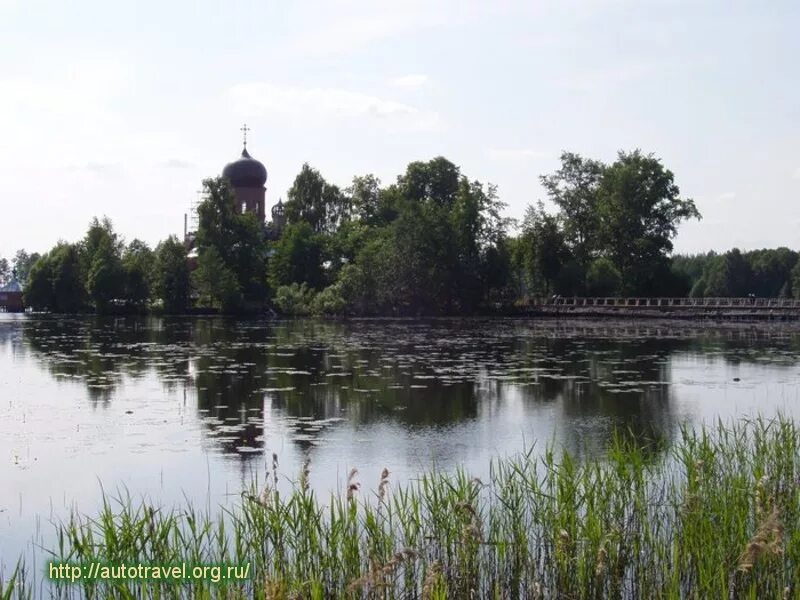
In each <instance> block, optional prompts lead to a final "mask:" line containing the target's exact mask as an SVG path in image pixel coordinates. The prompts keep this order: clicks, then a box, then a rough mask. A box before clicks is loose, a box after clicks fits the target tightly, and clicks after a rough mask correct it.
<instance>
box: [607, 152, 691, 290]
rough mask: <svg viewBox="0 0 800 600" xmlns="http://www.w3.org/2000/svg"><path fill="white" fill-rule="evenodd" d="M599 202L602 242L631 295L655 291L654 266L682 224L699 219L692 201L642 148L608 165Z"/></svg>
mask: <svg viewBox="0 0 800 600" xmlns="http://www.w3.org/2000/svg"><path fill="white" fill-rule="evenodd" d="M597 206H598V213H599V217H600V240H601V243H602V245H603V247H604V249H605V250H606V251H607V252H608V255H609V256H610V257H611V258H612V259H613V261H614V264H615V265H616V267H617V268H618V269H619V271H620V273H621V275H622V282H623V291H624V292H625V293H629V294H641V295H647V294H650V293H652V292H651V290H653V288H654V287H655V280H654V278H653V273H654V271H655V269H654V267H655V266H656V265H660V264H664V263H665V260H666V256H667V254H669V253H670V252H671V251H672V238H673V237H674V236H675V234H676V233H677V226H678V224H679V223H680V222H681V221H684V220H686V219H691V218H700V213H698V212H697V209H696V208H695V205H694V202H693V201H692V200H688V199H682V198H680V190H679V189H678V186H677V185H675V183H674V177H673V174H672V172H671V171H669V170H668V169H665V168H664V167H663V165H662V164H661V162H660V161H659V160H658V159H656V158H655V157H653V155H644V154H642V153H641V152H640V151H639V150H635V151H634V152H631V153H625V152H620V153H619V156H618V158H617V160H616V161H615V162H614V164H612V165H610V166H609V167H607V168H606V169H605V171H604V173H603V178H602V181H601V182H600V186H599V188H598V205H597Z"/></svg>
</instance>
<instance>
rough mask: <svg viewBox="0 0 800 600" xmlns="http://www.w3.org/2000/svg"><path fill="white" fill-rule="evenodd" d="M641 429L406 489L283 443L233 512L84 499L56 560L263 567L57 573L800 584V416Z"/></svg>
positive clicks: (700, 593) (525, 585) (543, 594)
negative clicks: (589, 449)
mask: <svg viewBox="0 0 800 600" xmlns="http://www.w3.org/2000/svg"><path fill="white" fill-rule="evenodd" d="M630 439H631V438H630V437H628V436H620V437H618V439H617V440H616V441H615V442H614V444H612V447H611V449H610V450H609V452H608V454H607V455H606V456H603V457H602V458H597V459H592V460H585V461H578V460H577V459H576V458H574V457H573V456H571V455H570V454H569V453H565V452H560V451H558V450H557V449H555V448H547V449H544V450H543V451H542V452H539V453H535V452H533V451H532V450H531V451H529V452H527V453H524V454H521V455H518V456H513V457H505V458H499V459H497V460H495V461H493V463H492V465H491V470H490V473H491V474H490V477H488V478H487V480H486V481H481V480H479V479H476V478H472V477H470V475H469V474H468V473H466V472H463V471H461V472H456V473H452V474H445V473H438V472H430V473H426V474H424V475H422V476H421V477H420V478H419V479H418V480H416V481H414V482H411V483H409V484H408V485H405V486H400V485H398V486H395V485H393V484H392V482H391V474H390V472H389V470H388V469H384V471H383V472H382V473H381V477H380V480H379V481H377V482H375V486H374V487H372V486H367V485H363V483H364V482H362V481H360V480H359V474H358V471H357V470H355V469H353V470H352V471H351V472H350V474H349V476H348V478H347V481H346V483H344V484H343V486H342V490H341V493H337V494H333V495H332V496H331V497H329V498H326V499H320V498H318V497H317V496H316V495H315V493H314V492H313V491H312V490H311V489H310V487H309V485H308V480H309V477H310V476H313V465H311V464H309V463H305V464H304V465H303V467H302V471H301V472H300V474H299V476H298V478H297V481H296V483H295V484H294V485H293V486H292V488H291V490H289V491H280V490H279V487H280V486H279V476H278V473H279V465H278V457H277V456H273V460H272V464H271V468H270V472H269V473H267V474H266V482H262V483H261V484H258V483H255V482H254V483H253V485H252V486H251V487H250V488H249V489H247V490H245V491H244V492H243V493H242V496H241V502H238V503H237V504H236V506H234V507H230V508H223V509H220V510H219V513H218V514H212V513H211V512H209V510H208V509H206V510H205V511H202V510H198V509H197V508H196V507H195V506H193V505H192V504H191V503H190V502H188V501H187V502H186V504H185V505H183V506H179V507H172V508H167V507H162V506H158V505H154V504H152V503H149V502H135V501H134V500H133V499H131V498H130V497H129V496H126V495H123V496H122V497H120V498H116V499H112V498H110V497H108V498H107V499H106V501H105V505H104V508H103V510H102V511H101V512H100V514H99V515H96V516H95V517H91V518H90V517H86V516H82V515H79V514H75V515H73V516H72V517H71V519H70V520H69V522H66V523H64V524H62V525H60V526H59V528H58V545H57V547H56V548H54V549H53V558H54V559H57V560H67V561H70V562H73V563H75V562H77V563H81V562H83V563H86V562H89V561H102V562H110V563H122V562H126V563H144V564H175V563H180V562H184V561H185V562H189V563H195V564H198V563H230V564H244V563H249V565H250V569H251V571H250V572H251V573H252V577H251V578H250V579H249V580H247V581H236V582H232V581H228V582H220V583H216V584H215V583H211V582H209V581H200V580H199V581H192V582H191V583H187V584H185V585H182V586H179V585H174V584H173V585H163V584H162V587H158V585H157V584H155V583H153V582H148V583H146V584H145V583H141V582H138V583H137V582H127V583H122V582H117V583H113V584H111V583H108V582H86V581H84V582H82V583H79V584H69V585H67V584H63V583H55V582H51V583H52V585H54V589H53V590H52V591H53V593H54V595H55V596H57V597H67V598H69V597H97V598H106V597H119V598H127V597H131V596H130V594H134V595H135V597H154V598H178V597H182V598H210V597H225V598H251V597H255V598H329V597H349V598H469V597H475V598H507V597H526V598H555V597H568V598H607V597H609V598H610V597H613V598H616V597H625V598H645V597H648V598H653V597H669V598H674V597H685V598H711V597H713V598H723V597H724V598H739V597H747V598H754V597H769V598H781V597H796V595H797V594H798V592H800V587H799V586H800V582H799V581H798V575H797V574H798V573H800V528H798V526H797V524H798V523H799V522H800V428H799V427H798V426H797V424H796V423H795V422H794V421H792V420H790V419H787V418H785V417H780V416H779V417H777V418H775V419H769V420H768V419H755V420H740V421H736V422H730V423H724V422H722V421H720V422H718V423H717V424H716V425H714V426H712V427H708V428H705V429H688V428H687V429H684V430H682V432H681V435H680V436H679V439H678V440H677V441H676V442H675V444H674V445H673V446H672V447H671V449H670V451H669V452H668V454H667V455H666V456H659V457H657V458H654V457H653V454H652V453H650V452H648V451H647V449H646V448H642V447H637V446H635V445H633V444H632V442H631V441H630ZM370 488H371V489H370ZM20 577H22V585H20V581H21V579H20ZM13 578H16V582H14V581H13ZM40 578H41V575H39V574H36V576H34V574H33V573H32V570H31V569H30V568H29V569H27V571H25V570H20V571H18V572H17V573H15V574H14V575H13V576H12V580H10V581H7V582H5V584H3V585H4V586H5V587H2V585H0V598H11V597H17V596H20V597H25V596H33V595H34V593H33V592H34V590H40V589H41V588H40V582H39V581H37V579H40ZM44 583H45V584H47V583H48V582H47V581H45V582H44ZM25 585H28V586H29V587H27V588H26V587H25ZM12 592H14V593H13V594H12Z"/></svg>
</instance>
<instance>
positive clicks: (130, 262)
mask: <svg viewBox="0 0 800 600" xmlns="http://www.w3.org/2000/svg"><path fill="white" fill-rule="evenodd" d="M122 267H123V269H124V271H125V298H126V300H127V301H128V302H129V303H131V304H132V305H133V306H136V307H137V308H140V309H141V308H144V307H145V306H146V305H147V302H148V300H149V299H150V295H151V288H152V286H153V274H154V268H155V254H154V253H153V251H152V250H151V249H150V247H149V246H148V245H147V244H146V243H144V242H143V241H141V240H133V241H132V242H131V243H130V244H128V247H127V248H126V249H125V253H124V255H123V257H122Z"/></svg>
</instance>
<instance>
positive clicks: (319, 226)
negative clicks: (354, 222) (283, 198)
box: [286, 163, 352, 233]
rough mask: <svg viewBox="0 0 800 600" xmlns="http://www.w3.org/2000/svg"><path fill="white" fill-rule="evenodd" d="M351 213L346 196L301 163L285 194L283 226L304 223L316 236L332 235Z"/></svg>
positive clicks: (350, 203) (349, 199) (309, 167)
mask: <svg viewBox="0 0 800 600" xmlns="http://www.w3.org/2000/svg"><path fill="white" fill-rule="evenodd" d="M351 214H352V202H351V198H350V196H349V195H347V194H344V193H342V191H341V190H340V189H339V188H338V187H337V186H335V185H333V184H330V183H328V182H327V181H325V178H323V177H322V175H320V172H319V171H317V170H316V169H314V168H313V167H311V166H309V164H308V163H304V164H303V167H302V168H301V169H300V173H299V174H298V175H297V177H295V180H294V183H293V184H292V187H291V188H289V193H288V194H287V202H286V221H287V223H290V224H291V223H300V222H306V223H308V224H309V225H310V226H311V228H312V229H313V230H314V232H316V233H323V232H328V233H332V232H334V231H336V229H337V228H338V227H339V226H340V225H341V224H342V223H344V222H346V221H348V220H349V219H350V217H351Z"/></svg>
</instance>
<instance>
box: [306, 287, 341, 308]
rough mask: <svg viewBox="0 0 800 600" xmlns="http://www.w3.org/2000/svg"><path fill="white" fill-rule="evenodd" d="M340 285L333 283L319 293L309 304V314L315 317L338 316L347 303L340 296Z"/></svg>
mask: <svg viewBox="0 0 800 600" xmlns="http://www.w3.org/2000/svg"><path fill="white" fill-rule="evenodd" d="M342 287H343V286H342V284H341V283H334V284H333V285H329V286H328V287H326V288H325V289H324V290H322V291H321V292H319V293H318V294H317V295H316V296H315V297H314V300H313V301H312V303H311V312H312V313H314V314H315V315H340V314H342V312H344V309H345V307H346V306H347V302H346V301H345V299H344V297H343V295H342Z"/></svg>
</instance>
